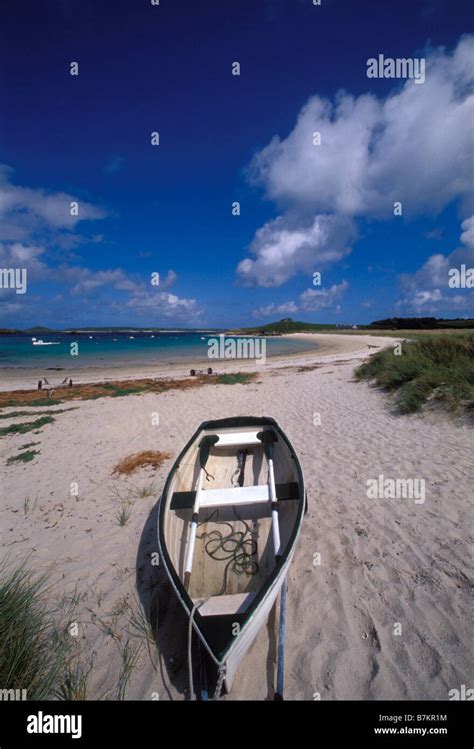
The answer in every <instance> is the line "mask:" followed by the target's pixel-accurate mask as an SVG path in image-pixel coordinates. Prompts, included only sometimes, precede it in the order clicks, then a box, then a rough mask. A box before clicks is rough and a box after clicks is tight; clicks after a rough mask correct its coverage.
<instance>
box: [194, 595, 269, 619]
mask: <svg viewBox="0 0 474 749" xmlns="http://www.w3.org/2000/svg"><path fill="white" fill-rule="evenodd" d="M256 595H257V594H256V593H234V594H233V595H224V596H211V597H210V598H208V600H207V601H206V603H204V604H203V605H202V606H200V607H199V609H198V611H199V613H200V614H201V616H226V615H229V614H243V613H245V611H247V609H248V608H249V606H250V604H251V603H252V601H253V599H254V598H255V596H256ZM205 600H206V599H205V598H197V599H195V601H194V603H199V602H200V601H205Z"/></svg>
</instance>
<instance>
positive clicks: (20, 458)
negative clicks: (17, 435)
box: [7, 450, 39, 466]
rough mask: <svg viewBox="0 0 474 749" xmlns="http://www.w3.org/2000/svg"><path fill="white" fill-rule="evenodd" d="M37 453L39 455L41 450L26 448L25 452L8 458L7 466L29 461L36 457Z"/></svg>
mask: <svg viewBox="0 0 474 749" xmlns="http://www.w3.org/2000/svg"><path fill="white" fill-rule="evenodd" d="M35 455H39V450H26V451H25V452H23V453H18V455H13V456H12V457H11V458H8V460H7V466H9V465H11V464H12V463H29V462H30V460H33V459H34V457H35Z"/></svg>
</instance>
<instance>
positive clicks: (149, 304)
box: [126, 290, 203, 322]
mask: <svg viewBox="0 0 474 749" xmlns="http://www.w3.org/2000/svg"><path fill="white" fill-rule="evenodd" d="M126 306H127V307H129V308H131V309H133V310H136V311H139V312H146V313H151V314H152V315H153V314H158V315H160V316H164V317H170V318H173V319H176V320H185V321H186V322H189V321H190V320H196V319H199V318H200V317H201V315H202V313H203V309H202V308H201V307H200V305H199V304H198V303H197V301H196V299H186V298H184V297H179V296H177V295H176V294H170V293H168V292H166V291H158V290H156V291H155V290H153V291H140V292H138V293H136V294H134V295H133V296H132V297H131V298H130V299H129V300H128V302H127V304H126Z"/></svg>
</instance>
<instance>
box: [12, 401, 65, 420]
mask: <svg viewBox="0 0 474 749" xmlns="http://www.w3.org/2000/svg"><path fill="white" fill-rule="evenodd" d="M35 405H36V403H35ZM66 411H74V407H71V408H58V409H57V411H35V413H34V416H53V415H54V414H63V413H66ZM20 416H31V412H30V411H10V413H9V414H0V419H17V418H19V417H20Z"/></svg>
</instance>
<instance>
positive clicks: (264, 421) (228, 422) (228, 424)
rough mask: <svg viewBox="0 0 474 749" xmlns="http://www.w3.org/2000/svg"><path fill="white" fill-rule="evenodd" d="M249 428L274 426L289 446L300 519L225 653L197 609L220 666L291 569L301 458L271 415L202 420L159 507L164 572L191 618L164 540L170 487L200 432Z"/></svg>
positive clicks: (302, 486) (190, 603)
mask: <svg viewBox="0 0 474 749" xmlns="http://www.w3.org/2000/svg"><path fill="white" fill-rule="evenodd" d="M246 426H247V427H248V426H271V427H273V428H274V429H275V430H276V431H277V434H278V435H279V436H281V437H282V438H283V440H284V442H285V444H286V446H287V447H288V449H289V452H290V456H291V458H292V460H293V461H294V464H295V467H296V471H297V476H298V485H299V487H300V491H301V496H300V498H299V500H298V505H299V507H298V513H297V516H296V518H295V523H294V526H293V530H292V533H291V535H290V538H289V540H288V543H287V546H286V549H285V551H284V553H283V554H282V555H281V556H280V557H279V559H278V561H277V563H276V565H275V567H274V569H273V571H272V572H271V574H270V575H269V577H268V578H267V580H266V582H265V584H264V585H263V586H262V587H261V588H260V590H259V591H258V593H257V594H256V596H255V598H254V599H253V601H252V603H251V604H250V606H249V608H248V609H247V612H246V616H245V620H244V622H243V624H242V627H241V629H240V632H239V634H238V635H237V636H236V637H234V638H233V640H232V641H231V642H230V643H229V644H228V645H227V647H226V648H225V649H224V650H223V651H221V652H220V653H219V655H216V653H214V651H213V650H212V649H211V647H210V645H209V643H208V642H207V639H206V636H205V634H204V632H203V631H202V629H201V625H202V623H203V622H204V621H205V619H206V617H203V616H201V615H200V614H199V609H196V610H195V613H194V618H193V627H194V629H195V630H196V632H197V634H198V635H199V638H200V640H201V641H202V643H203V644H204V646H205V648H206V650H207V651H208V652H209V654H210V655H211V657H212V659H213V660H214V662H215V663H216V664H218V665H221V664H223V663H225V662H226V661H227V660H228V659H229V657H230V655H231V652H232V650H233V648H234V646H235V645H236V644H237V642H238V641H239V639H240V638H241V637H242V635H243V634H244V632H245V631H246V630H247V629H248V628H249V626H250V625H251V623H252V620H253V618H254V616H255V614H256V612H257V610H258V609H259V608H260V606H261V604H262V603H263V602H264V600H265V598H266V597H267V596H268V595H270V594H271V593H272V591H273V590H274V588H275V584H276V583H278V578H279V576H280V575H281V572H282V570H283V568H284V567H285V566H286V567H288V566H289V561H291V559H290V557H291V555H292V553H293V552H294V550H295V545H296V540H297V538H298V535H299V532H300V529H301V524H302V520H303V516H304V509H305V502H306V492H305V484H304V476H303V469H302V468H301V464H300V462H299V460H298V456H297V455H296V453H295V451H294V449H293V446H292V444H291V442H290V440H289V439H288V437H287V435H286V434H285V432H284V431H283V429H282V428H281V427H280V426H279V424H278V423H277V421H276V420H275V419H273V418H272V417H271V416H233V417H232V416H231V417H227V418H224V419H213V420H209V421H203V422H202V424H201V425H200V426H199V427H198V429H197V430H196V431H195V432H194V434H193V435H192V436H191V437H190V439H189V440H188V442H187V443H186V445H185V446H184V447H183V449H182V450H181V452H180V453H179V455H178V457H177V459H176V461H175V463H174V464H173V467H172V469H171V471H170V472H169V474H168V477H167V479H166V482H165V485H164V487H163V492H162V494H161V498H160V507H159V513H158V546H159V550H160V554H161V556H162V558H163V563H164V566H165V570H166V572H167V575H168V577H169V579H170V582H171V584H172V586H173V588H174V590H175V593H176V595H177V596H178V598H179V600H180V603H181V604H182V606H183V608H184V609H185V610H186V611H187V613H188V616H190V615H191V611H192V610H193V608H194V602H193V600H192V598H191V597H190V596H189V594H188V592H187V591H186V589H185V588H184V585H183V583H182V582H181V580H180V579H179V576H178V574H177V572H176V570H175V568H174V565H173V563H172V561H171V557H170V555H169V553H168V549H167V547H166V540H165V534H164V528H163V525H164V514H165V507H166V500H167V497H168V492H169V487H170V484H171V481H172V480H173V478H174V476H175V474H176V471H177V470H178V468H179V466H180V465H181V462H182V460H183V458H184V456H185V455H186V453H187V452H188V451H189V449H190V448H191V447H192V445H193V444H194V442H196V440H197V438H198V437H199V434H200V433H201V432H204V431H206V430H210V429H228V428H233V427H246ZM283 580H284V576H282V582H283Z"/></svg>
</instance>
